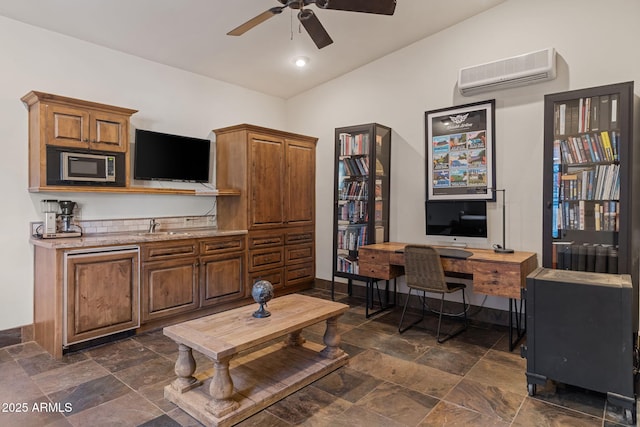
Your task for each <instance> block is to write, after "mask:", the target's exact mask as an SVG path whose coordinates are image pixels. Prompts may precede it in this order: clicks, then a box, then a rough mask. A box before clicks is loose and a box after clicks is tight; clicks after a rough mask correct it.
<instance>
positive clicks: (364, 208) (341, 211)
mask: <svg viewBox="0 0 640 427" xmlns="http://www.w3.org/2000/svg"><path fill="white" fill-rule="evenodd" d="M368 206H369V205H368V203H367V202H366V201H364V200H350V201H346V202H342V203H340V204H338V212H337V215H338V221H339V222H342V223H350V224H355V223H360V222H366V221H368V220H369V207H368Z"/></svg>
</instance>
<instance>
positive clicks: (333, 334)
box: [320, 316, 344, 359]
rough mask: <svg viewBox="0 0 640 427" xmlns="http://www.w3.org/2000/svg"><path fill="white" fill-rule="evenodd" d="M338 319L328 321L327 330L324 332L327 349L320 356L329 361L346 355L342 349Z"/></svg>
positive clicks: (333, 318)
mask: <svg viewBox="0 0 640 427" xmlns="http://www.w3.org/2000/svg"><path fill="white" fill-rule="evenodd" d="M338 317H339V316H336V317H331V318H329V319H327V329H326V330H325V332H324V343H325V345H326V347H325V348H324V349H323V350H322V351H321V352H320V354H321V355H322V356H323V357H325V358H327V359H336V358H338V357H340V356H342V355H343V354H344V351H342V349H340V334H339V333H338Z"/></svg>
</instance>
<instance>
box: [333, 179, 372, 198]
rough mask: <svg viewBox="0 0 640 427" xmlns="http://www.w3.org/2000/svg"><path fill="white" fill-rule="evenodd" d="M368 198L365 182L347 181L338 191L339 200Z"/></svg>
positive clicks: (367, 185) (367, 186) (367, 184)
mask: <svg viewBox="0 0 640 427" xmlns="http://www.w3.org/2000/svg"><path fill="white" fill-rule="evenodd" d="M368 196H369V183H368V182H367V181H348V182H346V183H345V185H344V186H343V187H342V188H341V189H340V193H339V195H338V199H339V200H365V199H366V198H367V197H368Z"/></svg>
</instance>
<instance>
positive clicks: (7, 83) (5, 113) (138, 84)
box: [0, 17, 285, 330]
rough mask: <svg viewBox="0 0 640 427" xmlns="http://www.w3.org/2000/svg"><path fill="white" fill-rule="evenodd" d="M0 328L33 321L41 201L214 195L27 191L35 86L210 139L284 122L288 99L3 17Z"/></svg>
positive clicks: (169, 202)
mask: <svg viewBox="0 0 640 427" xmlns="http://www.w3.org/2000/svg"><path fill="white" fill-rule="evenodd" d="M0 52H2V54H1V55H0V76H1V77H2V78H1V79H0V117H2V120H0V138H1V139H0V147H2V155H1V156H0V183H1V185H2V197H3V198H4V202H3V203H2V205H3V206H2V209H3V212H2V217H1V218H2V220H1V221H0V236H2V245H0V295H1V296H2V297H1V298H0V330H4V329H9V328H13V327H17V326H22V325H27V324H30V323H32V322H33V250H32V246H31V245H30V244H29V233H30V231H29V222H30V221H39V220H41V213H40V200H41V199H43V198H54V199H55V198H57V199H71V200H75V201H77V202H78V203H79V204H80V206H81V212H82V219H102V218H143V217H151V216H171V215H200V214H204V213H206V212H207V211H208V210H209V209H210V208H211V206H212V203H213V200H214V199H213V198H210V197H193V196H158V195H135V196H134V195H103V194H101V195H92V194H89V193H67V194H38V193H29V192H28V191H27V186H28V175H27V165H28V152H27V151H28V117H27V110H26V108H25V107H24V106H23V104H22V102H21V101H20V97H22V96H23V95H25V94H26V93H27V92H29V91H30V90H38V91H43V92H49V93H54V94H58V95H63V96H69V97H73V98H79V99H85V100H90V101H95V102H100V103H104V104H110V105H116V106H120V107H127V108H133V109H137V110H139V112H138V113H136V114H135V115H133V117H132V119H131V124H132V128H136V127H137V128H142V129H151V130H157V131H161V132H168V133H177V134H184V135H189V136H195V137H201V138H206V137H207V136H209V135H210V133H211V130H212V129H215V128H219V127H224V126H230V125H235V124H238V123H253V124H256V125H261V126H267V127H274V128H278V129H282V128H284V124H285V115H284V112H285V109H284V101H283V100H282V99H279V98H275V97H271V96H267V95H264V94H260V93H257V92H253V91H250V90H247V89H244V88H241V87H238V86H233V85H230V84H226V83H223V82H220V81H216V80H212V79H209V78H205V77H202V76H198V75H195V74H192V73H187V72H184V71H181V70H177V69H174V68H170V67H166V66H162V65H158V64H155V63H152V62H149V61H146V60H143V59H139V58H135V57H132V56H129V55H125V54H122V53H118V52H115V51H112V50H109V49H105V48H101V47H98V46H96V45H92V44H89V43H84V42H81V41H78V40H75V39H72V38H69V37H65V36H62V35H59V34H56V33H52V32H48V31H45V30H41V29H38V28H35V27H32V26H29V25H25V24H22V23H19V22H17V21H13V20H9V19H6V18H2V17H0Z"/></svg>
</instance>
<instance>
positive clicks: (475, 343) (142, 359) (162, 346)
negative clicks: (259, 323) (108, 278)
mask: <svg viewBox="0 0 640 427" xmlns="http://www.w3.org/2000/svg"><path fill="white" fill-rule="evenodd" d="M306 293H308V294H311V295H314V296H318V297H321V298H329V293H328V292H326V291H323V290H312V291H308V292H306ZM336 300H339V301H342V302H345V303H347V304H349V305H350V307H351V309H350V311H349V312H347V313H346V314H345V315H344V316H342V318H341V320H340V332H341V336H342V348H344V349H345V350H346V351H347V353H349V355H350V361H349V364H348V365H347V366H345V367H342V368H340V369H338V370H337V371H335V372H333V373H331V374H329V375H327V376H325V377H324V378H322V379H320V380H318V381H316V382H315V383H313V384H311V385H309V386H307V387H305V388H303V389H302V390H300V391H298V392H297V393H294V394H292V395H290V396H289V397H287V398H285V399H283V400H281V401H280V402H278V403H275V404H273V405H272V406H270V407H268V408H267V409H265V410H263V411H261V412H259V413H257V414H256V415H254V416H253V417H251V418H249V419H247V420H245V421H244V422H242V423H240V424H239V426H241V427H249V426H260V427H269V426H295V425H304V426H331V427H334V426H347V427H356V426H366V427H375V426H385V427H392V426H619V425H629V424H628V423H626V422H625V420H624V417H623V413H622V410H621V409H620V408H618V407H615V406H611V405H609V404H608V403H607V402H606V398H605V396H604V395H603V394H600V393H595V392H591V391H587V390H582V389H578V388H575V387H571V386H565V385H559V384H553V383H551V382H549V383H548V384H547V385H545V386H544V387H540V386H538V390H537V393H536V395H535V396H534V397H530V396H528V395H527V384H526V378H525V374H524V373H525V368H526V360H525V359H522V358H520V355H519V351H517V350H516V351H514V352H509V351H508V331H507V330H506V328H503V327H497V326H492V325H482V324H472V326H471V327H470V328H469V329H468V330H467V331H466V332H464V333H462V334H461V335H459V336H457V337H455V338H453V339H452V340H449V341H447V342H445V343H444V344H438V343H437V342H436V340H435V335H434V333H433V332H431V331H430V330H427V329H422V328H418V327H414V328H413V329H410V330H409V331H407V332H405V333H404V334H402V335H400V334H398V331H397V328H398V320H399V318H400V314H401V310H400V308H396V309H393V310H390V311H387V312H383V313H381V314H379V315H377V316H374V317H372V318H370V319H366V318H365V315H364V313H365V307H364V305H363V301H362V300H360V299H355V298H349V297H347V296H345V295H339V296H337V298H336ZM428 323H431V322H430V321H428ZM425 326H426V327H431V326H433V325H425ZM323 333H324V325H322V324H319V325H315V326H313V327H311V328H307V329H306V330H305V332H303V336H304V337H305V338H306V339H308V340H312V341H317V342H321V341H322V334H323ZM176 356H177V347H176V345H175V344H174V343H173V342H172V341H171V340H169V339H168V338H166V337H164V336H163V335H162V331H154V332H150V333H145V334H141V335H137V336H134V337H131V338H127V339H124V340H121V341H117V342H113V343H109V344H105V345H102V346H99V347H93V348H90V349H86V350H83V351H79V352H76V353H72V354H68V355H66V356H65V357H64V358H63V359H62V360H61V361H56V360H54V359H52V358H51V357H50V356H49V355H48V354H47V353H46V352H44V351H43V350H42V348H40V347H39V346H38V345H37V344H35V343H33V342H30V343H26V344H17V345H13V346H9V347H5V348H1V349H0V404H1V405H2V407H1V408H0V426H19V427H26V426H56V427H58V426H91V427H94V426H158V427H162V426H199V425H200V424H199V423H198V422H197V421H196V420H194V419H193V418H191V417H190V416H189V415H188V414H186V413H185V412H183V411H182V410H181V409H179V408H178V407H176V406H175V405H173V404H172V403H170V402H168V401H166V400H165V399H164V397H163V388H164V386H165V385H167V384H169V383H170V382H171V381H172V380H173V378H174V376H175V374H174V372H173V367H174V362H175V359H176ZM195 356H196V361H197V363H198V371H201V370H206V369H209V368H211V365H210V363H207V359H206V358H204V357H203V356H202V355H199V354H196V355H195Z"/></svg>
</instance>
